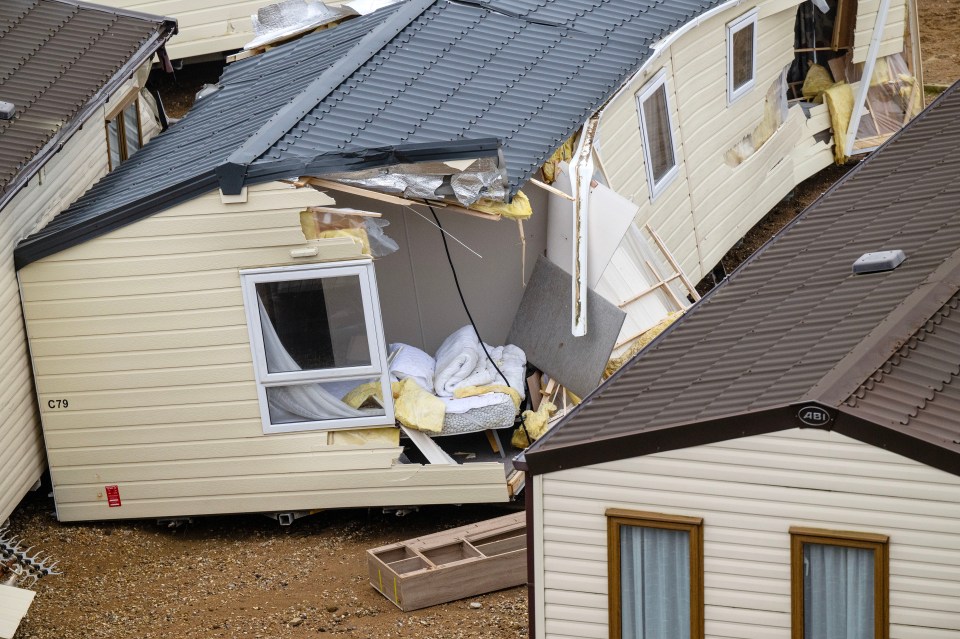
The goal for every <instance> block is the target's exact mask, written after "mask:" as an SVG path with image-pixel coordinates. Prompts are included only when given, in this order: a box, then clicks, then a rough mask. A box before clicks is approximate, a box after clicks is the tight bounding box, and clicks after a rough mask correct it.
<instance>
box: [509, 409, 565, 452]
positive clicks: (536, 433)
mask: <svg viewBox="0 0 960 639" xmlns="http://www.w3.org/2000/svg"><path fill="white" fill-rule="evenodd" d="M555 412H557V407H556V406H554V405H553V404H551V403H550V402H548V401H546V400H544V401H542V402H540V407H539V408H537V410H535V411H533V410H525V411H523V426H521V427H520V428H518V429H517V430H515V431H513V437H511V438H510V444H511V445H512V446H513V447H514V448H526V447H527V446H529V445H530V444H532V443H533V442H535V441H537V440H538V439H540V438H541V437H543V435H544V433H546V432H547V431H548V430H550V416H551V415H553V414H554V413H555ZM527 435H529V436H530V438H532V439H533V441H530V439H528V438H527Z"/></svg>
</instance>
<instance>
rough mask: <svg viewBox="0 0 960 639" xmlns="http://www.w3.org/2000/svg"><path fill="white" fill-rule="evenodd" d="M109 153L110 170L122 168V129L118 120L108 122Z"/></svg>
mask: <svg viewBox="0 0 960 639" xmlns="http://www.w3.org/2000/svg"><path fill="white" fill-rule="evenodd" d="M107 146H108V147H109V148H108V149H107V151H108V152H109V153H110V168H113V169H115V168H117V167H118V166H120V162H121V160H122V156H121V154H120V127H119V125H118V124H117V121H116V120H110V121H109V122H107Z"/></svg>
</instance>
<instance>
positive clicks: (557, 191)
mask: <svg viewBox="0 0 960 639" xmlns="http://www.w3.org/2000/svg"><path fill="white" fill-rule="evenodd" d="M530 184H533V185H536V186H539V187H540V188H541V189H543V190H544V191H546V192H547V193H553V194H554V195H558V196H560V197H562V198H563V199H565V200H570V201H571V202H574V201H575V200H576V198H574V197H573V196H572V195H570V194H569V193H564V192H563V191H561V190H560V189H558V188H557V187H555V186H550V185H549V184H547V183H546V182H541V181H540V180H535V179H533V178H530Z"/></svg>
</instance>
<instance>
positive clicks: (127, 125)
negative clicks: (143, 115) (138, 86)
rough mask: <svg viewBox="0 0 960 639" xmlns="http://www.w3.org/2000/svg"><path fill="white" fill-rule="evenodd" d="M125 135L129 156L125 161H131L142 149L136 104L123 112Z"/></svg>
mask: <svg viewBox="0 0 960 639" xmlns="http://www.w3.org/2000/svg"><path fill="white" fill-rule="evenodd" d="M123 133H124V135H125V136H126V138H127V140H126V142H127V155H126V157H125V158H124V159H129V158H130V157H131V156H132V155H133V154H134V153H136V152H137V150H138V149H139V148H140V127H139V125H138V124H137V103H136V102H134V103H133V104H130V105H128V106H127V107H126V108H124V110H123Z"/></svg>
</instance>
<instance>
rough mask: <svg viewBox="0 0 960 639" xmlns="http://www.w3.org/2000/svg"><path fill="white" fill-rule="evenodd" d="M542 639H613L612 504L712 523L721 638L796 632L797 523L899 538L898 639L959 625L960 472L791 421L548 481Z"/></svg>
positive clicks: (895, 557) (893, 584)
mask: <svg viewBox="0 0 960 639" xmlns="http://www.w3.org/2000/svg"><path fill="white" fill-rule="evenodd" d="M536 485H537V486H539V487H540V488H539V489H538V492H537V494H536V501H535V503H536V509H537V510H536V512H535V519H536V525H535V528H534V530H535V536H537V535H539V536H540V538H542V542H540V545H539V546H538V547H537V549H536V553H535V557H536V558H537V562H538V564H536V565H537V574H536V580H537V583H538V586H537V588H538V592H537V601H538V604H537V605H538V614H539V615H540V621H539V622H538V630H537V638H538V639H544V638H549V639H561V638H563V639H574V638H577V639H587V638H595V639H608V635H607V548H606V519H605V517H604V512H605V510H606V509H607V508H628V509H634V510H641V511H652V512H661V513H668V514H675V515H689V516H695V517H702V518H703V534H704V555H705V559H704V571H705V618H706V636H707V637H709V638H717V639H719V638H727V637H730V638H733V637H736V638H738V639H789V638H790V535H789V532H788V530H789V528H790V526H805V527H813V528H824V529H832V530H851V531H861V532H872V533H879V534H883V535H889V537H890V546H889V549H890V637H891V639H918V638H925V639H947V638H948V637H956V636H958V633H960V607H958V606H957V601H958V600H960V477H956V476H954V475H951V474H948V473H945V472H943V471H940V470H936V469H933V468H930V467H928V466H925V465H923V464H920V463H918V462H914V461H912V460H909V459H906V458H904V457H901V456H899V455H896V454H894V453H891V452H889V451H885V450H883V449H879V448H875V447H873V446H870V445H867V444H863V443H861V442H858V441H855V440H853V439H849V438H847V437H844V436H842V435H838V434H836V433H831V432H826V431H822V430H816V429H805V430H799V429H797V430H791V431H785V432H783V433H777V434H772V435H761V436H753V437H747V438H743V439H736V440H731V441H727V442H723V443H719V444H711V445H706V446H696V447H693V448H688V449H684V450H677V451H671V452H668V453H658V454H655V455H649V456H646V457H638V458H633V459H627V460H623V461H617V462H609V463H604V464H597V465H595V466H589V467H585V468H578V469H572V470H564V471H559V472H555V473H550V474H548V475H545V476H544V477H543V478H542V480H541V479H540V478H538V481H537V482H536Z"/></svg>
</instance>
